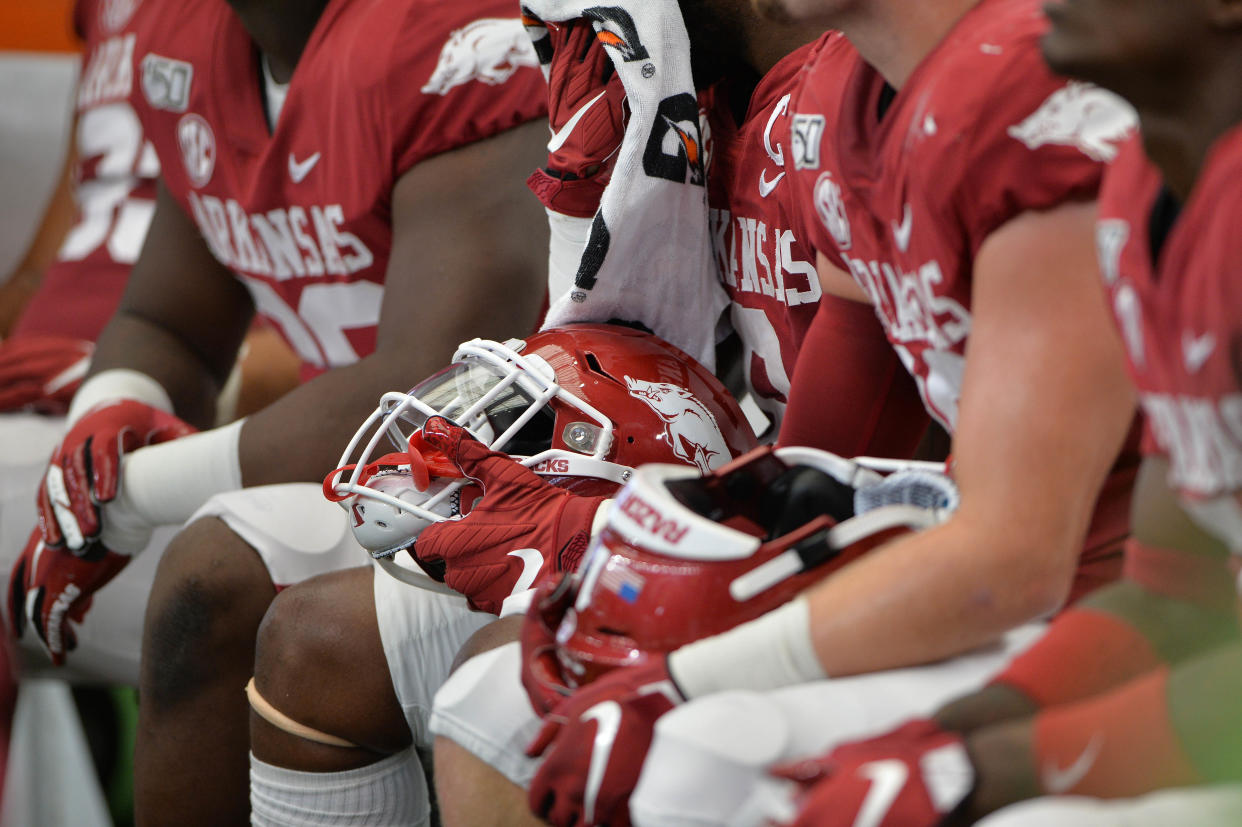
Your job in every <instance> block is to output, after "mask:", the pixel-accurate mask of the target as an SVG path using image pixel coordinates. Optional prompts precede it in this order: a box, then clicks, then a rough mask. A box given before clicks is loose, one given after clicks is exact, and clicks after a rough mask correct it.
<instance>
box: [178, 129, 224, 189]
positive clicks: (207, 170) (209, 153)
mask: <svg viewBox="0 0 1242 827" xmlns="http://www.w3.org/2000/svg"><path fill="white" fill-rule="evenodd" d="M177 145H178V146H179V147H181V160H182V161H183V162H184V163H185V172H186V174H187V175H188V176H190V183H192V184H193V185H194V186H196V187H201V186H203V185H205V184H206V183H207V182H208V181H210V180H211V174H212V173H213V172H215V169H216V136H215V135H214V134H213V133H212V131H211V126H210V124H208V123H207V121H205V120H204V119H203V118H202V117H200V116H198V115H186V116H185V117H184V118H182V119H181V120H180V122H178V124H177Z"/></svg>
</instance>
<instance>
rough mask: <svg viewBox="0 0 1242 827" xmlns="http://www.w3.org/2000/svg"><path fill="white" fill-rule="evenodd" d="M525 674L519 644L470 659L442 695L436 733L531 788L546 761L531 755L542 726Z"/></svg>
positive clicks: (434, 719) (433, 722) (436, 713)
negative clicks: (530, 747) (529, 749)
mask: <svg viewBox="0 0 1242 827" xmlns="http://www.w3.org/2000/svg"><path fill="white" fill-rule="evenodd" d="M521 670H522V646H521V644H520V643H516V642H514V643H509V644H506V645H504V646H500V647H498V648H496V649H492V650H491V651H488V652H484V653H483V654H481V655H477V656H475V657H473V658H471V659H470V660H468V661H466V662H465V663H464V664H462V665H461V666H460V667H458V669H457V671H456V672H454V673H453V675H452V677H450V678H449V679H448V680H447V681H446V682H445V684H444V686H442V687H441V688H440V691H439V692H437V693H436V705H435V711H434V712H433V713H432V715H431V731H432V732H433V733H434V734H436V735H439V736H442V737H445V738H449V739H450V740H452V741H454V742H455V743H457V744H458V745H460V746H461V747H463V748H464V749H466V750H467V751H469V752H470V753H471V754H473V755H474V756H475V757H477V758H479V759H480V760H481V761H483V762H484V763H486V764H488V765H489V766H491V767H493V768H494V769H496V770H498V771H500V772H501V773H502V774H503V775H504V776H505V777H506V778H508V779H509V780H510V781H512V782H513V783H514V784H517V785H518V786H519V787H529V786H530V782H531V779H532V778H534V777H535V770H536V769H537V768H538V767H539V763H540V762H539V760H537V759H534V758H528V757H527V756H526V747H527V745H528V744H530V742H531V741H532V740H534V738H535V735H536V734H537V733H538V732H539V727H540V725H541V723H542V722H541V721H540V720H539V716H538V715H536V714H535V710H534V708H533V707H532V706H531V705H530V701H529V700H528V699H527V697H526V690H525V689H523V688H522V672H521Z"/></svg>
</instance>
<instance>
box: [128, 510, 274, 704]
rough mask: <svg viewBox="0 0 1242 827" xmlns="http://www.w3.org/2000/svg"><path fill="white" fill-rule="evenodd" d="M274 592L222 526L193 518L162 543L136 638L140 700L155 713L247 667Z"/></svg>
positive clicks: (258, 565)
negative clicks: (139, 643)
mask: <svg viewBox="0 0 1242 827" xmlns="http://www.w3.org/2000/svg"><path fill="white" fill-rule="evenodd" d="M274 593H275V590H274V588H273V586H272V584H271V580H270V578H269V577H268V576H267V569H266V568H265V567H264V566H263V563H262V561H261V560H260V559H259V557H258V555H256V554H255V553H254V550H253V549H251V548H250V546H248V545H247V544H246V543H245V542H244V541H242V540H241V539H240V538H239V537H237V535H235V534H234V533H233V532H232V531H231V530H230V529H229V528H228V527H227V526H226V525H225V524H224V523H223V522H221V521H219V520H217V519H214V518H209V519H204V520H199V521H196V522H195V523H192V524H191V525H189V526H187V527H186V529H185V530H184V531H182V532H181V533H180V534H178V535H177V536H176V537H175V538H174V539H173V540H172V542H170V543H169V545H168V549H167V550H166V551H165V555H164V558H163V559H162V560H161V561H160V567H159V570H158V572H157V573H156V577H155V583H154V585H153V587H152V591H151V600H150V604H149V605H148V608H147V617H146V628H145V631H144V635H143V657H142V691H143V701H144V703H146V704H149V705H150V706H149V708H150V709H152V710H155V711H158V710H161V709H166V708H168V707H171V706H175V705H176V704H177V703H178V702H179V701H181V700H182V699H184V698H187V697H191V696H193V695H194V694H196V692H197V691H198V690H200V689H203V688H207V687H210V686H212V685H214V683H215V682H217V681H219V680H221V679H224V680H229V681H235V680H236V677H235V673H237V672H248V671H249V670H250V668H251V658H252V654H253V646H254V635H255V631H256V629H257V627H258V624H259V620H260V619H261V618H262V616H263V611H264V609H265V608H266V607H267V604H268V603H269V602H270V601H271V599H272V596H273V594H274Z"/></svg>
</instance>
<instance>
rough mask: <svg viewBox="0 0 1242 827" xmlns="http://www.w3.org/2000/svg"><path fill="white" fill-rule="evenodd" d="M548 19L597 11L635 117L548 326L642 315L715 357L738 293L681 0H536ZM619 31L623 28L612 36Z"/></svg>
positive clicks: (595, 18) (704, 358) (698, 352)
mask: <svg viewBox="0 0 1242 827" xmlns="http://www.w3.org/2000/svg"><path fill="white" fill-rule="evenodd" d="M523 6H524V7H525V8H527V9H529V10H530V11H531V12H532V13H533V14H534V15H535V16H537V17H538V18H540V19H541V20H545V21H548V22H561V21H565V20H573V19H575V18H579V17H585V18H587V19H589V20H591V21H592V23H593V25H594V27H595V29H596V31H601V30H605V29H606V30H607V31H609V32H610V33H611V34H613V35H616V39H615V42H616V43H617V44H618V45H610V46H607V47H606V49H607V51H608V54H609V56H610V57H611V58H612V61H613V63H614V64H615V65H616V67H617V73H618V75H619V76H620V78H621V81H622V83H623V84H624V85H625V91H626V96H627V98H628V103H629V108H630V121H629V124H628V125H627V126H626V130H625V137H624V140H623V141H622V144H621V148H620V150H619V151H618V155H617V163H616V169H615V170H614V171H613V173H612V179H611V181H610V183H609V184H608V187H607V189H605V190H604V195H603V198H602V200H601V202H600V207H599V212H597V213H596V215H595V219H594V221H593V222H592V224H591V231H590V237H589V238H588V240H587V243H586V246H585V248H584V249H583V251H582V255H581V259H580V262H579V265H578V268H577V274H576V276H575V278H574V284H573V286H572V287H571V288H570V289H569V291H568V292H567V293H564V294H562V295H560V296H553V297H552V306H551V309H550V310H549V311H548V315H547V318H546V319H545V322H544V326H545V327H552V326H556V325H561V324H566V323H571V322H587V321H594V322H602V321H608V320H610V319H622V320H625V321H635V322H640V323H642V324H644V325H646V326H647V327H649V328H651V330H652V331H653V332H655V334H656V335H657V336H660V337H661V338H662V339H664V340H666V341H668V342H671V343H673V344H675V345H677V346H678V347H680V348H681V349H682V350H684V351H686V352H687V353H689V354H690V355H691V356H693V357H695V358H696V359H698V360H699V361H700V362H702V363H703V364H704V365H705V366H706V367H707V368H708V369H714V368H715V363H716V358H715V355H716V354H715V346H716V326H717V322H718V320H719V319H720V316H721V313H722V312H723V310H724V308H725V307H727V306H728V303H729V299H728V296H727V295H726V294H725V292H724V289H723V288H722V287H721V285H720V283H719V281H718V280H717V279H716V274H715V268H714V267H713V265H712V255H711V239H710V237H709V235H708V228H707V188H706V186H705V181H704V167H703V162H704V158H703V142H702V136H701V135H700V131H699V105H698V99H697V98H696V96H695V91H694V80H693V78H692V76H691V73H690V40H689V38H688V36H687V35H686V26H685V22H684V21H683V20H682V16H681V10H680V8H679V7H678V3H677V0H613V5H609V6H601V5H599V4H598V0H594V2H592V1H591V0H585V1H584V0H525V2H524V3H523ZM609 40H610V41H612V40H613V39H612V38H609Z"/></svg>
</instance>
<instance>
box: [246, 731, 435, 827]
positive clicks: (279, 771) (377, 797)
mask: <svg viewBox="0 0 1242 827" xmlns="http://www.w3.org/2000/svg"><path fill="white" fill-rule="evenodd" d="M430 819H431V797H430V795H429V794H428V792H427V781H426V778H425V777H424V776H423V768H422V765H421V764H420V763H419V760H418V753H417V752H416V751H415V750H414V748H413V747H410V748H409V749H405V750H402V751H401V752H399V753H397V754H396V755H390V756H389V757H387V758H385V759H383V760H382V761H379V762H378V763H375V764H370V765H368V766H365V767H359V768H358V769H355V770H345V771H344V772H301V771H299V770H288V769H284V768H283V767H276V766H273V765H271V764H268V763H265V762H263V761H260V760H259V759H258V758H255V757H254V754H253V753H251V755H250V823H251V824H252V825H254V826H255V827H295V825H340V827H384V826H385V825H396V824H400V825H411V827H421V826H422V825H426V824H427V823H429V821H430Z"/></svg>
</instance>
